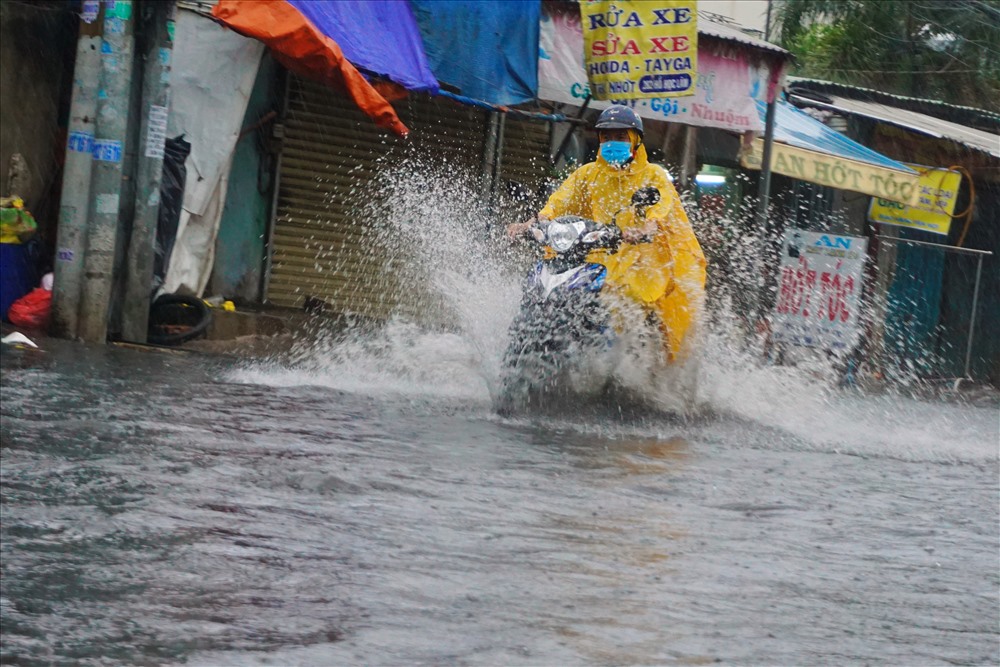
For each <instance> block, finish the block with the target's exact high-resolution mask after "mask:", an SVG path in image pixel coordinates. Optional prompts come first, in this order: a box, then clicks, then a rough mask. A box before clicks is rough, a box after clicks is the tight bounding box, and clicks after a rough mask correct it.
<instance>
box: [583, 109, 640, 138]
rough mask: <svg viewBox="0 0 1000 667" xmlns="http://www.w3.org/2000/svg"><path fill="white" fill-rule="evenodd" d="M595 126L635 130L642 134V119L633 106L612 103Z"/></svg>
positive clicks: (608, 128)
mask: <svg viewBox="0 0 1000 667" xmlns="http://www.w3.org/2000/svg"><path fill="white" fill-rule="evenodd" d="M594 127H595V128H596V129H598V130H635V131H637V132H638V133H639V136H640V137H641V136H642V119H641V118H639V114H637V113H636V112H634V111H632V108H631V107H626V106H622V105H621V104H612V105H611V106H609V107H608V108H607V109H605V110H604V111H602V112H601V115H600V116H599V117H598V119H597V123H595V124H594Z"/></svg>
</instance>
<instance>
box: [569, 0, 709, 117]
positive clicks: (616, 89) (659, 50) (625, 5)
mask: <svg viewBox="0 0 1000 667" xmlns="http://www.w3.org/2000/svg"><path fill="white" fill-rule="evenodd" d="M580 19H581V23H582V27H583V51H584V62H585V64H586V67H587V79H588V81H589V82H590V91H591V94H592V95H593V96H594V99H595V100H634V99H642V98H663V97H683V96H685V95H693V94H694V91H695V77H696V74H697V67H698V3H697V0H610V1H609V0H586V1H585V2H582V3H581V4H580Z"/></svg>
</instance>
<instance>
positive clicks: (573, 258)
mask: <svg viewBox="0 0 1000 667" xmlns="http://www.w3.org/2000/svg"><path fill="white" fill-rule="evenodd" d="M659 196H660V195H659V191H658V190H657V189H656V188H643V189H641V190H639V191H638V192H636V194H635V195H634V196H633V198H632V204H631V207H632V208H634V209H635V211H636V213H637V214H639V216H640V217H641V214H642V212H643V211H644V210H645V208H647V207H648V206H652V205H653V204H655V203H656V202H657V201H659ZM619 213H620V212H619ZM616 217H617V214H616ZM527 238H528V239H529V241H531V242H532V243H534V244H536V245H537V246H539V247H542V248H544V250H545V255H544V257H543V259H541V260H540V261H538V262H537V263H536V264H535V265H534V266H533V267H532V269H531V270H530V271H529V273H528V276H527V278H526V279H525V282H524V286H523V292H522V298H521V305H520V309H519V312H518V314H517V316H516V317H515V318H514V321H513V323H512V324H511V326H510V330H509V343H508V346H507V349H506V352H505V354H504V357H503V361H502V365H501V374H500V387H499V391H498V394H497V401H496V403H497V405H496V408H497V410H498V412H500V413H501V414H511V413H514V412H518V411H521V410H525V409H537V408H546V407H553V406H558V405H561V404H563V403H564V402H565V401H567V400H570V401H574V400H577V399H579V398H581V397H585V396H595V395H599V394H601V393H602V392H605V391H607V390H608V389H609V388H610V387H611V386H612V385H613V384H614V382H615V380H616V377H617V376H620V371H621V370H622V368H623V367H629V366H630V367H631V369H632V372H633V375H644V374H648V373H651V372H653V371H654V370H655V367H656V366H657V365H658V364H660V365H662V364H663V363H664V359H663V343H662V339H661V334H660V331H659V328H658V321H657V319H656V317H655V315H654V314H653V313H652V312H651V311H649V310H648V309H645V308H643V307H642V306H641V305H639V304H638V303H636V302H635V301H634V300H633V299H629V298H628V297H626V296H625V295H624V294H621V293H620V291H618V290H615V289H613V288H612V287H609V285H608V269H607V268H606V267H605V266H604V265H602V264H599V263H596V262H591V261H588V260H587V258H588V255H589V254H590V253H591V251H594V250H599V249H606V250H608V251H610V252H612V253H613V252H615V251H617V250H618V248H619V246H620V245H621V244H622V243H623V234H622V230H621V229H620V228H619V227H618V225H617V224H615V221H614V219H613V220H612V223H611V224H607V225H604V224H600V223H597V222H595V221H593V220H588V219H586V218H582V217H579V216H561V217H558V218H555V219H553V220H550V221H544V222H540V223H538V224H537V225H535V226H533V227H531V228H530V230H529V232H528V235H527ZM641 241H646V242H648V241H649V239H648V238H643V239H641V240H640V242H641Z"/></svg>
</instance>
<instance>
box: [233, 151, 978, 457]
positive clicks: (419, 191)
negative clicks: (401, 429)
mask: <svg viewBox="0 0 1000 667" xmlns="http://www.w3.org/2000/svg"><path fill="white" fill-rule="evenodd" d="M381 173H382V175H381V177H380V178H379V179H378V180H377V182H376V187H375V191H374V192H372V193H370V196H369V197H368V203H366V204H365V205H364V206H362V207H360V208H359V210H358V213H357V216H358V218H359V219H365V220H374V221H377V222H376V223H375V224H373V225H371V226H370V228H369V231H368V232H367V233H368V237H369V240H370V244H372V245H374V246H376V247H377V248H378V250H379V252H381V253H383V255H384V257H385V261H386V262H387V263H388V265H391V266H392V267H393V272H392V275H389V276H385V277H384V283H382V284H381V289H383V290H390V289H395V290H400V291H399V292H397V293H395V294H393V295H392V297H391V299H389V300H390V301H392V302H394V303H396V306H395V314H394V315H392V316H391V317H390V318H389V319H388V322H387V323H386V324H384V325H380V326H372V325H370V324H355V325H352V326H348V327H347V329H346V330H342V331H337V332H332V331H318V332H314V333H313V335H311V336H310V337H309V338H308V340H304V341H302V342H300V344H299V345H298V346H297V348H296V349H295V350H294V352H293V354H292V355H291V357H290V358H287V359H284V360H282V361H280V362H279V361H274V362H272V363H269V364H257V365H253V366H250V367H248V368H246V369H243V370H241V371H239V372H237V373H236V374H235V376H234V379H236V380H237V381H241V382H252V383H260V384H269V385H277V386H295V385H316V386H323V387H328V388H333V389H337V390H341V391H346V392H351V393H362V394H370V395H376V396H396V397H402V398H404V399H406V400H410V401H436V400H439V399H446V400H448V401H453V402H458V403H465V404H470V405H474V406H475V407H476V409H477V410H478V411H480V413H481V414H483V415H488V414H490V412H491V405H492V399H493V397H495V396H496V393H497V390H498V378H499V376H500V363H501V358H502V355H503V351H504V349H505V346H506V342H507V341H506V338H507V336H506V333H507V329H508V326H509V325H510V322H511V321H512V319H513V317H514V315H515V313H516V310H517V307H518V302H519V298H520V283H521V277H522V275H523V272H524V271H525V270H526V269H527V267H528V266H529V265H530V263H531V258H530V257H528V256H527V254H526V253H524V252H523V249H520V250H519V249H517V248H511V246H510V245H509V244H508V243H507V242H506V241H505V240H504V239H503V237H502V227H501V225H500V224H499V222H507V221H506V220H503V221H499V220H498V217H497V215H496V213H495V212H491V211H486V210H483V208H482V207H480V206H479V204H478V202H479V201H480V195H479V192H478V189H477V188H478V186H477V184H476V183H475V182H474V181H470V180H468V179H464V180H463V179H462V178H461V177H459V176H456V175H454V174H450V173H447V170H446V169H442V168H440V167H439V168H432V167H428V165H426V164H423V163H420V162H419V161H415V160H409V161H404V162H403V163H402V164H400V165H396V166H395V167H393V168H387V169H384V170H383V171H382V172H381ZM692 217H693V223H694V224H695V227H696V230H698V232H699V234H700V235H701V234H707V233H708V232H706V231H705V229H706V225H708V224H709V223H708V222H707V221H706V220H704V219H699V217H698V216H697V215H694V216H692ZM766 245H767V244H766V243H765V242H764V240H762V239H758V238H755V237H753V236H752V235H749V234H744V235H741V236H738V237H735V238H733V239H730V240H729V242H727V244H726V245H725V247H723V248H721V251H723V252H725V253H726V254H727V261H726V263H725V266H724V269H723V270H721V271H717V272H716V279H715V282H714V284H713V283H710V285H709V289H710V290H711V292H710V297H709V301H710V304H711V307H710V309H709V312H708V313H707V317H706V321H705V322H704V323H703V325H702V334H701V336H700V337H701V345H700V349H699V350H698V353H697V354H696V356H695V358H694V359H693V360H692V363H690V364H688V365H687V366H684V367H682V368H681V369H680V370H679V371H674V372H670V373H659V374H651V373H650V372H649V368H650V364H649V360H648V359H646V358H643V357H641V356H632V357H629V356H627V355H626V357H625V358H624V359H623V360H622V363H621V364H620V366H619V367H618V368H617V369H616V371H615V378H616V381H617V384H618V385H619V387H620V388H622V389H623V391H619V392H618V393H617V394H615V395H614V396H613V397H611V398H608V397H606V396H598V397H597V400H598V401H600V400H605V399H606V400H611V401H618V402H619V403H618V405H617V413H618V414H619V415H622V414H624V413H626V412H629V413H631V414H633V415H635V414H640V415H641V419H639V421H638V422H636V423H639V424H644V425H645V426H640V427H639V428H640V430H642V429H643V428H645V429H646V431H647V434H652V435H654V436H655V434H656V433H659V432H660V431H661V430H662V429H661V426H662V420H663V419H665V418H666V419H668V421H669V420H670V419H671V417H669V415H677V414H686V415H688V416H689V417H693V418H694V419H695V421H698V420H700V419H704V418H706V417H711V416H713V415H714V416H716V417H721V418H723V419H729V420H732V419H735V420H737V421H740V422H743V423H746V422H749V423H753V424H759V425H762V426H764V427H766V428H774V429H778V430H779V431H781V432H783V433H786V434H789V435H790V436H792V439H793V440H794V441H795V443H794V444H793V445H791V446H794V447H796V448H801V447H806V448H811V449H816V450H819V451H838V452H844V453H852V454H858V455H863V456H867V455H875V456H885V455H888V456H893V457H899V458H904V459H921V458H927V457H930V458H931V459H933V460H956V461H963V460H973V461H983V460H993V459H995V458H996V453H995V438H994V443H993V445H990V437H991V435H990V434H991V433H995V424H993V425H991V423H990V420H989V419H988V418H984V417H983V415H982V414H981V411H980V412H976V411H975V410H974V409H971V408H970V409H965V408H962V407H961V406H947V407H942V406H934V409H933V410H932V412H933V413H934V414H935V415H936V417H938V419H937V421H936V423H935V424H933V425H932V426H931V427H929V425H928V424H927V420H926V414H927V413H928V408H927V404H925V403H920V402H917V401H908V402H907V401H906V400H904V399H902V397H899V396H886V397H880V398H879V397H877V398H870V397H869V398H865V397H860V396H854V395H851V394H849V393H848V394H845V393H844V392H842V391H840V390H838V389H837V388H836V384H837V381H838V379H839V375H840V371H841V369H840V368H839V367H838V365H837V364H838V361H839V360H837V359H828V358H825V357H822V356H818V357H814V358H812V359H804V360H801V361H800V363H798V364H797V365H796V366H794V367H793V366H778V365H771V364H768V363H766V358H767V349H766V345H765V344H764V343H763V341H762V339H760V338H756V337H755V336H754V335H753V332H752V330H751V328H752V326H753V321H752V319H751V318H749V317H740V316H739V314H740V313H747V312H753V307H754V303H752V299H753V298H755V296H754V295H755V294H756V289H757V287H758V284H757V277H758V275H759V267H760V264H759V254H760V252H761V248H762V247H764V246H766ZM710 254H711V251H710ZM400 286H402V287H400ZM748 334H749V335H748ZM748 341H749V342H748ZM695 385H696V386H697V394H696V396H697V401H696V402H695V404H694V405H692V404H691V403H690V401H688V400H687V397H688V396H690V395H692V394H691V392H692V388H693V387H694V386H695ZM622 402H627V403H629V404H623V403H622ZM590 407H591V408H592V407H593V403H590ZM588 409H590V408H588ZM650 409H651V410H653V412H654V413H655V412H657V411H659V413H660V415H659V418H660V420H661V422H660V425H655V424H654V425H652V426H650V425H649V424H650V419H648V417H649V412H648V410H650ZM615 412H616V411H615V410H611V411H610V413H607V412H606V413H601V412H599V411H598V412H595V411H593V410H590V411H589V412H586V413H581V414H578V415H567V419H566V420H557V421H556V422H553V423H554V424H561V425H562V426H560V428H563V427H566V428H577V429H582V430H583V431H587V430H588V429H591V428H593V427H595V424H596V425H597V426H596V427H597V428H598V430H599V431H601V432H602V433H607V432H609V431H608V429H607V427H606V426H605V425H604V424H601V423H599V422H601V420H605V419H608V418H611V417H613V416H614V414H613V413H615ZM665 415H666V416H665ZM993 421H995V420H993ZM626 430H629V431H630V432H632V431H634V429H632V427H628V428H627V429H626ZM611 432H614V429H611Z"/></svg>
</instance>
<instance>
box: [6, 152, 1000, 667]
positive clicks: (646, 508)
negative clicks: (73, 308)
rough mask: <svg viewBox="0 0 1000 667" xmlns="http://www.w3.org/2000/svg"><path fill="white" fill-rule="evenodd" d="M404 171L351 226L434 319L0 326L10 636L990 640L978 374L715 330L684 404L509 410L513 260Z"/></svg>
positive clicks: (336, 649) (569, 649)
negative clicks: (778, 345)
mask: <svg viewBox="0 0 1000 667" xmlns="http://www.w3.org/2000/svg"><path fill="white" fill-rule="evenodd" d="M411 172H412V174H414V176H413V179H415V180H407V178H405V177H404V178H399V179H395V180H393V179H390V185H389V186H387V187H389V188H390V191H389V192H388V193H387V195H386V196H384V197H372V199H373V200H374V199H380V200H381V201H388V202H390V204H389V206H390V210H387V211H381V212H379V211H374V212H371V213H370V219H373V220H387V221H391V224H393V225H395V226H397V228H394V230H392V231H393V232H394V233H398V232H402V234H397V236H398V237H401V238H402V240H403V242H402V243H401V244H399V245H394V244H393V240H392V234H387V235H386V236H385V237H384V238H380V239H375V240H373V242H372V243H370V244H368V245H369V247H373V248H381V249H384V250H386V251H387V252H388V253H389V254H390V255H392V254H393V253H395V256H396V257H397V259H399V258H403V259H405V261H407V262H411V264H409V265H407V268H408V270H411V272H410V273H407V274H406V275H405V279H401V280H397V282H396V284H403V285H406V286H407V288H408V289H410V288H412V287H413V286H421V287H423V288H428V289H429V291H430V292H431V293H432V294H434V295H437V297H438V301H437V303H438V305H439V306H441V308H442V309H443V310H444V311H446V312H448V313H450V315H451V316H452V320H451V324H450V325H449V328H447V329H446V330H441V329H433V328H429V327H426V326H423V327H422V326H418V325H416V324H412V323H411V324H407V323H405V322H404V321H403V320H392V321H391V322H390V323H389V325H388V326H386V327H384V328H383V329H381V330H378V331H375V332H367V333H366V332H365V331H363V330H361V329H357V330H351V331H349V332H348V334H347V335H342V336H318V337H317V338H316V339H314V340H311V341H309V342H307V343H306V344H304V345H302V346H301V347H299V348H297V349H296V350H294V351H293V353H292V354H291V355H289V356H287V357H283V358H282V359H281V360H272V361H270V362H263V361H258V362H253V363H250V362H240V361H237V360H234V359H229V358H222V357H213V356H208V355H195V354H185V353H170V352H152V351H142V350H136V349H127V348H118V347H104V346H101V347H88V346H84V345H79V344H73V343H66V342H60V341H48V340H47V341H44V342H43V350H42V351H30V350H16V349H9V348H5V349H4V350H3V351H2V352H0V368H2V389H0V415H2V421H0V427H2V447H0V464H2V465H0V501H2V504H0V510H2V516H0V538H2V539H0V621H2V630H0V640H2V641H0V662H2V663H10V664H19V665H161V664H162V665H175V664H186V665H211V666H215V665H256V664H261V665H263V664H268V665H282V666H284V665H353V664H364V665H442V664H444V665H490V666H493V665H546V666H547V665H559V666H562V665H651V664H658V665H702V664H712V663H722V664H757V665H820V664H828V665H868V664H891V665H906V666H911V665H953V664H960V665H996V664H998V663H1000V454H998V441H1000V433H998V430H1000V405H998V404H997V402H996V401H992V402H990V401H987V402H984V403H981V404H963V403H956V402H951V403H943V402H927V401H920V400H916V399H912V398H903V397H900V396H889V395H880V396H864V395H861V394H857V393H851V392H845V391H840V390H831V389H830V388H829V387H828V386H827V384H825V383H824V381H822V380H821V379H819V378H820V377H821V376H820V375H817V373H816V369H812V368H808V367H800V368H798V369H795V368H780V367H773V366H766V365H761V364H760V362H759V359H756V358H754V357H753V355H752V354H748V353H746V352H745V351H742V350H741V348H740V346H739V345H733V344H731V343H728V342H727V341H729V340H730V339H731V337H729V336H727V335H726V333H725V332H724V331H718V330H714V329H713V330H712V331H711V332H707V333H706V334H705V344H704V347H705V350H706V351H705V354H704V355H703V359H702V365H701V368H700V370H699V372H698V374H697V377H698V381H699V383H698V387H699V389H698V398H697V404H696V408H695V409H694V410H693V411H691V412H689V413H687V414H686V416H684V417H681V416H678V414H677V413H676V409H675V408H674V407H672V406H674V405H677V404H681V405H690V402H685V401H684V400H680V401H679V402H678V400H677V399H678V398H679V397H678V396H675V395H673V394H672V389H671V384H670V383H669V382H666V383H660V382H654V383H648V382H646V379H645V376H644V374H643V371H644V369H643V367H642V365H641V364H640V365H639V367H638V368H632V369H628V368H623V371H622V375H621V377H619V378H618V379H619V380H621V381H622V383H623V384H624V385H625V386H627V387H629V390H630V393H627V394H625V393H623V394H620V395H618V396H615V397H611V398H609V399H607V400H604V401H598V402H593V401H591V402H580V403H574V402H572V401H569V402H566V403H565V404H564V405H563V406H562V408H561V410H559V411H556V412H555V413H553V414H549V415H547V416H543V415H540V414H528V415H522V416H520V417H518V418H510V419H507V418H500V417H498V416H497V415H496V414H495V412H494V411H493V409H492V400H491V395H492V394H493V393H495V391H496V382H497V380H496V379H497V377H498V374H499V360H500V357H501V353H502V351H503V348H504V344H505V343H504V334H503V332H504V331H506V329H507V326H508V325H509V323H510V321H511V319H512V317H513V315H514V312H515V310H516V308H517V301H518V292H517V275H516V274H515V273H514V271H513V269H511V268H510V266H511V265H510V263H509V262H508V261H506V260H507V259H509V258H505V257H504V256H503V253H499V252H491V251H489V249H488V248H487V245H486V244H484V243H483V242H482V238H481V236H482V235H481V232H479V231H476V230H482V229H484V228H485V226H486V221H485V220H482V219H478V218H476V214H475V213H474V211H472V209H470V207H469V206H468V205H467V202H468V201H473V200H474V197H473V196H472V195H471V194H470V193H469V192H468V191H464V190H462V188H461V187H457V186H455V185H454V183H453V181H452V180H451V179H438V180H436V181H435V180H428V179H427V177H426V174H425V172H424V171H421V170H411ZM365 194H366V196H367V195H368V194H369V193H367V191H366V193H365ZM383 194H385V193H383ZM429 220H430V221H433V222H434V224H433V225H429V224H427V221H429ZM444 240H446V241H447V242H443V241H444ZM411 260H412V261H411ZM397 277H398V276H397ZM384 289H385V290H387V289H390V288H389V287H386V286H384ZM722 319H723V320H724V319H725V318H722ZM730 319H731V318H730ZM668 379H669V378H668ZM630 383H631V384H630ZM685 386H689V385H685ZM680 398H682V397H680ZM633 399H635V400H633ZM640 399H641V400H640Z"/></svg>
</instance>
